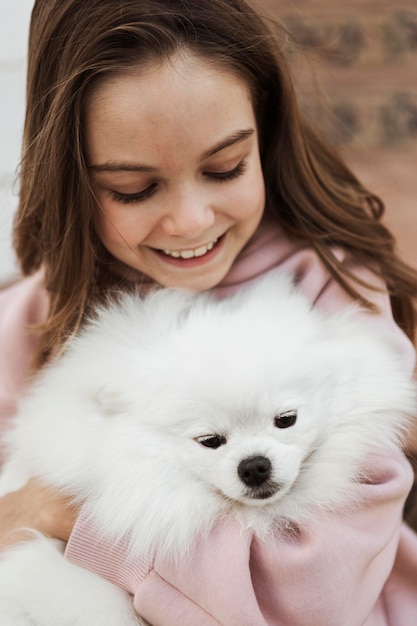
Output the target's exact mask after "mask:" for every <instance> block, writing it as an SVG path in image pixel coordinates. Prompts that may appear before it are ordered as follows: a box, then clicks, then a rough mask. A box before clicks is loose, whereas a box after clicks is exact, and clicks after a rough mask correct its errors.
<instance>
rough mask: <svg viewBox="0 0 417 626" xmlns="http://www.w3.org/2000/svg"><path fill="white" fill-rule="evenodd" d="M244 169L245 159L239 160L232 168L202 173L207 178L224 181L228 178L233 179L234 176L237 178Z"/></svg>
mask: <svg viewBox="0 0 417 626" xmlns="http://www.w3.org/2000/svg"><path fill="white" fill-rule="evenodd" d="M245 170H246V161H241V162H240V163H239V164H238V165H237V166H236V167H234V168H233V169H232V170H227V171H225V172H204V175H205V176H207V178H211V179H212V180H214V181H218V182H225V181H228V180H233V179H234V178H238V177H239V176H241V175H242V174H244V172H245Z"/></svg>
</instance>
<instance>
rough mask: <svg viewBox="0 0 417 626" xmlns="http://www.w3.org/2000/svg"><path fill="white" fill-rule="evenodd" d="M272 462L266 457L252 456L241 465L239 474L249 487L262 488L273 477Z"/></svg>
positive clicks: (238, 469)
mask: <svg viewBox="0 0 417 626" xmlns="http://www.w3.org/2000/svg"><path fill="white" fill-rule="evenodd" d="M271 467H272V465H271V461H270V460H269V459H267V458H266V457H265V456H251V457H249V458H247V459H243V461H241V462H240V463H239V466H238V468H237V473H238V474H239V478H240V480H241V481H242V482H243V483H245V485H247V486H248V487H260V486H261V485H263V484H264V483H265V482H266V481H267V480H268V479H269V478H270V476H271Z"/></svg>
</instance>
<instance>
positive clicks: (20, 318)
mask: <svg viewBox="0 0 417 626" xmlns="http://www.w3.org/2000/svg"><path fill="white" fill-rule="evenodd" d="M48 306H49V298H48V294H47V291H46V289H45V286H44V279H43V272H42V271H39V272H36V274H33V275H32V276H28V277H26V278H22V279H20V280H17V281H16V282H14V283H12V284H11V285H8V286H6V287H4V288H2V289H0V332H1V329H2V328H3V325H5V326H7V325H9V324H11V325H13V324H19V323H20V322H24V323H25V324H30V325H33V324H39V323H42V322H43V321H44V319H45V317H46V315H47V311H48Z"/></svg>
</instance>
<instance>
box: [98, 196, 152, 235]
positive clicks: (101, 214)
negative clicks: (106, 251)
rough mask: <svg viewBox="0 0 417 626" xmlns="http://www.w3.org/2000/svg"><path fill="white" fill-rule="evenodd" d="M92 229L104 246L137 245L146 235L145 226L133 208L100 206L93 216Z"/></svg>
mask: <svg viewBox="0 0 417 626" xmlns="http://www.w3.org/2000/svg"><path fill="white" fill-rule="evenodd" d="M94 227H95V230H96V233H97V235H98V236H99V238H100V239H101V241H102V242H103V243H104V244H105V245H108V244H110V243H113V244H120V243H122V242H130V243H132V244H136V245H137V244H138V243H140V242H141V241H142V240H143V239H144V238H145V237H146V234H147V225H146V224H145V223H144V220H143V219H141V218H140V216H139V215H138V212H137V211H135V209H134V208H133V207H132V208H131V209H129V210H127V209H126V208H125V207H121V208H119V207H116V208H115V207H113V206H112V205H111V206H109V205H107V206H106V204H104V205H102V208H99V209H97V211H96V214H95V216H94Z"/></svg>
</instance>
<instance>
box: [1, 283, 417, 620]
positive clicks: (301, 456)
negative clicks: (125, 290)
mask: <svg viewBox="0 0 417 626" xmlns="http://www.w3.org/2000/svg"><path fill="white" fill-rule="evenodd" d="M185 283H186V281H184V287H185V286H186V287H187V288H189V289H195V290H198V291H200V289H202V288H203V289H207V288H208V287H209V285H208V284H207V285H206V284H204V285H201V284H199V283H198V281H197V279H196V282H192V281H191V280H190V282H189V284H187V285H185ZM357 318H358V316H357V309H356V308H352V310H348V311H345V312H344V313H343V314H336V315H332V316H325V315H324V314H322V313H320V312H319V311H316V310H312V309H311V303H310V302H309V301H307V299H306V298H305V297H304V296H303V295H302V294H301V293H300V292H299V291H298V289H297V287H296V286H294V284H293V282H292V280H291V278H290V277H287V276H283V275H282V274H280V273H279V272H277V271H273V272H270V273H269V274H268V275H266V276H265V277H263V278H261V279H259V280H257V281H255V282H253V283H252V284H251V285H250V286H248V287H246V288H242V289H240V290H239V292H238V293H236V294H235V295H233V296H230V297H228V298H223V299H220V298H215V297H213V296H211V295H208V294H193V293H190V292H189V291H186V290H181V289H159V290H152V292H150V293H149V294H148V295H146V296H144V297H139V296H137V295H126V296H121V297H120V298H119V299H118V301H117V302H114V303H109V304H108V306H105V307H103V308H102V309H100V310H99V311H98V312H97V317H95V318H94V319H93V320H91V322H89V323H88V324H87V325H86V326H85V328H84V330H83V331H82V332H81V333H80V334H79V336H77V337H75V338H74V339H72V340H71V343H70V345H69V346H68V348H67V350H66V352H65V353H64V355H63V356H62V357H60V358H59V359H58V360H57V361H56V362H54V363H52V364H51V365H50V366H48V367H47V368H46V369H45V370H44V371H43V373H42V374H41V375H40V377H39V379H38V380H37V381H36V382H35V383H34V384H33V386H32V388H31V389H30V390H29V392H28V394H27V396H26V397H25V398H24V399H23V401H22V403H21V405H20V407H19V411H18V414H17V416H16V418H15V420H14V423H13V428H12V429H11V430H10V431H9V433H8V435H7V439H6V462H5V464H4V467H3V470H2V474H1V477H0V493H1V494H4V493H7V492H8V491H11V490H14V489H17V488H19V487H20V486H21V485H23V484H24V483H25V482H26V481H27V479H28V477H30V476H33V475H36V476H38V477H39V478H40V479H41V480H43V481H44V482H46V483H47V484H49V485H50V486H51V487H52V488H53V489H57V490H59V491H60V492H63V493H64V494H67V495H69V496H71V497H72V498H73V499H74V502H75V503H85V504H86V506H87V508H88V510H89V511H90V513H91V515H92V519H93V520H94V523H95V524H96V525H97V528H99V529H100V533H101V534H102V535H103V538H104V540H106V541H108V542H110V543H111V542H117V541H120V540H124V539H125V538H126V537H129V542H130V543H129V546H130V550H131V552H132V554H134V555H136V557H137V558H139V557H141V556H146V558H147V559H151V560H152V559H154V558H156V557H158V558H159V559H170V560H174V561H176V562H178V565H179V566H181V564H183V563H184V561H186V559H187V556H188V555H190V553H191V552H192V551H193V550H195V549H196V546H198V544H199V543H201V541H206V540H207V537H208V535H209V533H210V532H211V530H212V529H213V528H214V527H215V526H216V525H217V524H219V523H223V524H224V523H226V524H227V523H228V520H230V522H232V523H233V524H236V523H237V524H239V525H241V527H242V529H243V530H244V531H245V532H250V533H253V534H254V535H255V536H257V537H259V539H260V540H261V541H268V540H269V538H270V537H271V536H272V535H273V534H274V533H277V532H281V530H282V531H284V529H285V528H288V525H290V526H292V527H293V526H302V525H303V523H304V521H305V520H306V519H308V517H309V516H310V515H312V511H314V510H317V509H322V510H327V509H330V510H332V511H335V510H338V509H339V508H340V509H343V510H345V509H346V508H348V507H354V506H355V498H356V494H357V493H358V488H357V487H358V481H359V480H360V477H361V476H363V475H366V468H367V466H366V464H367V459H368V455H369V453H370V451H372V449H374V448H375V447H378V446H384V447H389V448H398V449H400V448H401V445H402V436H403V434H404V433H405V431H406V428H407V426H408V424H409V419H410V418H409V416H410V415H413V414H415V413H416V408H417V407H416V403H415V387H414V383H413V382H412V381H411V380H410V377H409V375H408V374H406V373H405V372H404V371H403V366H402V363H401V359H400V357H399V355H398V354H397V353H396V350H395V348H394V347H393V346H392V345H391V344H390V342H389V341H388V340H387V339H386V338H385V337H384V336H383V334H382V333H381V332H379V331H378V330H377V329H376V327H375V325H374V324H372V323H371V322H370V323H368V322H366V321H358V319H357ZM62 552H63V546H62V544H61V543H60V542H57V541H53V540H50V539H48V538H46V537H42V536H40V535H39V534H38V533H34V535H33V540H32V541H27V542H25V543H24V544H22V545H21V546H20V547H19V548H17V549H13V550H9V551H6V552H5V553H4V554H3V555H2V558H1V560H0V589H1V591H0V596H1V602H0V607H1V608H0V618H2V619H3V621H2V623H10V624H13V623H22V624H23V623H24V624H26V623H29V621H26V622H25V621H24V618H25V616H26V617H27V616H30V618H31V619H32V620H33V622H34V623H42V625H43V626H56V625H57V624H63V623H64V622H63V620H62V615H65V616H66V619H67V621H66V622H65V623H68V624H72V623H77V624H80V625H83V624H85V625H86V626H87V624H88V625H91V624H98V623H108V624H124V625H129V624H132V626H133V624H137V623H138V617H137V615H135V614H134V611H133V608H132V606H131V604H132V602H131V598H130V596H129V595H128V594H126V593H124V592H123V591H121V590H120V589H118V588H116V587H115V586H114V585H112V584H111V583H110V582H108V581H106V580H104V579H101V578H99V577H98V576H96V575H95V574H93V573H91V572H88V571H86V570H83V569H81V568H79V567H77V566H75V565H73V564H71V563H70V562H69V561H67V560H66V559H64V557H63V554H62ZM56 581H60V582H59V585H58V584H56ZM67 589H72V590H76V591H74V596H73V597H72V596H71V594H68V593H66V590H67ZM71 598H72V599H71ZM74 598H76V601H74ZM19 619H21V621H19ZM4 620H6V622H5V621H4ZM7 620H9V621H7ZM13 620H14V621H13ZM71 620H72V621H71ZM112 620H113V621H112ZM0 621H1V619H0ZM139 623H141V622H139ZM143 623H145V622H143Z"/></svg>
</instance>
